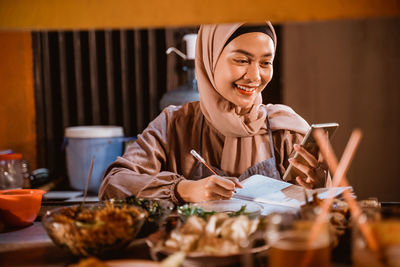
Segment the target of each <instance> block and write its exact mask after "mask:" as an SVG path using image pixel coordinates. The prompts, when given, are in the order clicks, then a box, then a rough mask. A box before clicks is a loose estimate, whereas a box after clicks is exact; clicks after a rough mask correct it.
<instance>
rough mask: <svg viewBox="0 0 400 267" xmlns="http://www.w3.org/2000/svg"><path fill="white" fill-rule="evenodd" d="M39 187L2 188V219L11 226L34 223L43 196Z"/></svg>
mask: <svg viewBox="0 0 400 267" xmlns="http://www.w3.org/2000/svg"><path fill="white" fill-rule="evenodd" d="M45 193H46V191H43V190H39V189H9V190H0V219H1V221H2V222H4V223H5V224H6V225H7V226H9V227H23V226H27V225H30V224H32V222H33V221H34V220H35V219H36V217H37V215H38V214H39V211H40V206H41V203H42V196H43V194H45Z"/></svg>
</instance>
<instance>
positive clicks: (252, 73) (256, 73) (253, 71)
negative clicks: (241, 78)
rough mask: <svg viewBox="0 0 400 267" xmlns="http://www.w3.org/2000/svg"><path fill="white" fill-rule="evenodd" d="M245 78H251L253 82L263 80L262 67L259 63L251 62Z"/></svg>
mask: <svg viewBox="0 0 400 267" xmlns="http://www.w3.org/2000/svg"><path fill="white" fill-rule="evenodd" d="M245 78H246V79H248V80H250V81H251V82H258V81H260V80H261V75H260V69H259V66H257V64H250V65H249V67H248V68H247V72H246V74H245Z"/></svg>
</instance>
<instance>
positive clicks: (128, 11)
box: [0, 0, 400, 29]
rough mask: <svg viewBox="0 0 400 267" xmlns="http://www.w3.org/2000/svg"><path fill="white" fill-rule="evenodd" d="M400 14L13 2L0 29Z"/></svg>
mask: <svg viewBox="0 0 400 267" xmlns="http://www.w3.org/2000/svg"><path fill="white" fill-rule="evenodd" d="M396 15H397V16H398V15H400V2H399V1H398V0H351V1H347V0H331V1H320V0H304V1H297V0H285V1H282V0H270V1H265V0H247V1H243V0H218V1H213V0H203V1H196V0H169V1H165V0H151V1H131V0H116V1H112V0H97V1H92V0H58V1H53V0H37V1H31V0H12V1H7V0H4V1H0V29H1V28H3V29H77V28H80V29H93V28H132V27H163V26H183V25H198V24H202V23H222V22H235V21H248V22H263V21H265V20H267V19H268V20H271V21H273V22H274V23H277V22H290V21H315V20H331V19H349V18H365V17H381V16H396Z"/></svg>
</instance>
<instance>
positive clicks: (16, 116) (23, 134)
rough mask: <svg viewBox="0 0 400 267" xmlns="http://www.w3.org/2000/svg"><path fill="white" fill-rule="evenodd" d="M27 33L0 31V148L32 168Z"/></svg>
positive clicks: (30, 70) (30, 68)
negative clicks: (13, 154)
mask: <svg viewBox="0 0 400 267" xmlns="http://www.w3.org/2000/svg"><path fill="white" fill-rule="evenodd" d="M33 94H34V93H33V63H32V41H31V34H30V32H21V31H16V32H7V31H3V32H0V149H5V148H10V149H13V150H14V151H15V152H19V153H22V154H23V156H24V158H25V159H27V160H28V161H29V162H30V163H31V165H32V166H31V167H32V169H33V168H35V167H36V126H35V122H36V121H35V108H34V95H33Z"/></svg>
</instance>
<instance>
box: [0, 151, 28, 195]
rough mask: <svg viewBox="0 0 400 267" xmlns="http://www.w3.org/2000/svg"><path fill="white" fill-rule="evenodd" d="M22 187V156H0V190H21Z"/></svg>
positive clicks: (18, 154) (13, 154)
mask: <svg viewBox="0 0 400 267" xmlns="http://www.w3.org/2000/svg"><path fill="white" fill-rule="evenodd" d="M23 185H24V176H23V171H22V154H20V153H11V154H4V155H0V189H14V188H22V187H23Z"/></svg>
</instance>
